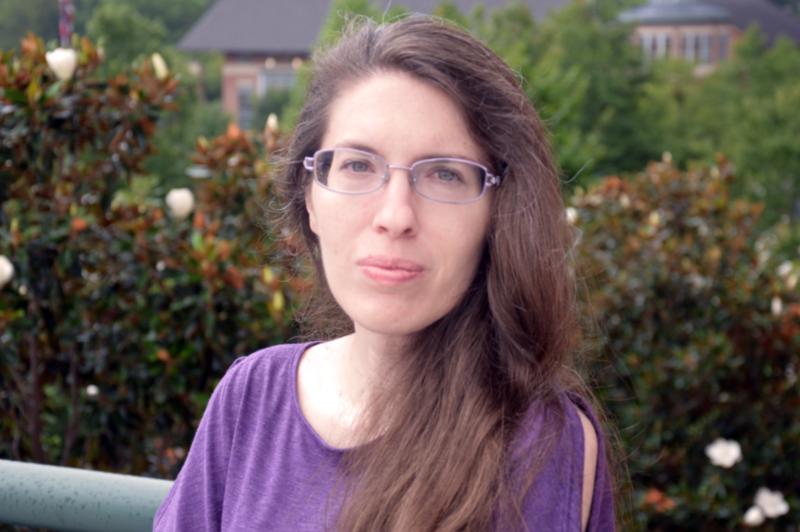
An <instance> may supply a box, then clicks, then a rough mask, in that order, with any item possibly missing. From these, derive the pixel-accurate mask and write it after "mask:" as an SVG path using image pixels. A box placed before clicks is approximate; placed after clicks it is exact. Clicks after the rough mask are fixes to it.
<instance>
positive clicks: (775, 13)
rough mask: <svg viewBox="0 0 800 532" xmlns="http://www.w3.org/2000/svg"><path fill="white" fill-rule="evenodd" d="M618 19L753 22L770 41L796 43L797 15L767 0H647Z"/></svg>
mask: <svg viewBox="0 0 800 532" xmlns="http://www.w3.org/2000/svg"><path fill="white" fill-rule="evenodd" d="M619 18H620V20H622V21H623V22H632V23H634V24H639V25H644V26H646V25H661V24H670V25H673V24H674V25H678V24H680V25H683V24H687V25H688V24H707V23H717V24H720V23H721V24H725V23H727V24H732V25H734V26H736V27H738V28H741V29H742V30H746V29H747V28H748V27H749V26H750V25H751V24H757V25H758V26H759V27H760V28H761V31H762V32H764V34H765V35H766V36H767V40H768V41H769V42H770V43H771V42H773V41H774V40H775V39H777V38H778V37H779V36H781V35H785V36H787V37H789V38H791V39H793V40H794V41H795V42H799V43H800V17H798V16H797V15H795V14H793V13H791V12H789V11H786V10H783V9H781V8H779V7H777V6H776V5H774V4H773V3H771V2H769V1H768V0H702V1H701V0H650V2H649V3H647V4H645V5H643V6H639V7H635V8H633V9H628V10H627V11H623V12H622V14H620V17H619Z"/></svg>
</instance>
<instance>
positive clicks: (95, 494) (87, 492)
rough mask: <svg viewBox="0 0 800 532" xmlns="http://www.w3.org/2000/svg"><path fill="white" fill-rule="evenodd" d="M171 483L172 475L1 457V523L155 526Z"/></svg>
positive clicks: (123, 528)
mask: <svg viewBox="0 0 800 532" xmlns="http://www.w3.org/2000/svg"><path fill="white" fill-rule="evenodd" d="M170 486H172V482H170V481H167V480H157V479H152V478H143V477H134V476H130V475H118V474H112V473H101V472H98V471H89V470H86V469H73V468H70V467H56V466H47V465H40V464H29V463H24V462H12V461H8V460H0V523H5V524H9V525H23V526H30V527H43V528H49V529H53V530H74V531H82V532H90V531H98V532H101V531H102V532H109V531H113V532H128V531H130V532H135V531H146V530H151V529H152V522H153V515H155V513H156V510H157V509H158V505H159V504H161V501H162V500H164V497H166V495H167V492H168V491H169V488H170ZM0 528H2V527H0Z"/></svg>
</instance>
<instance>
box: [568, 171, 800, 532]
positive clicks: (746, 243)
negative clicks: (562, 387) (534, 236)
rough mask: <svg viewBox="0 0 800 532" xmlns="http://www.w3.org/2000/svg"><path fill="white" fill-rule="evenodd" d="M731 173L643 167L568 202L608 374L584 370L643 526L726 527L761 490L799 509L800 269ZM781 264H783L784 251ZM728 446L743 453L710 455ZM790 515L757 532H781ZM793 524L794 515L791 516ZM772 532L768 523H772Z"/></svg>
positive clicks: (792, 252)
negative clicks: (612, 426) (617, 436)
mask: <svg viewBox="0 0 800 532" xmlns="http://www.w3.org/2000/svg"><path fill="white" fill-rule="evenodd" d="M733 181H734V178H733V175H732V174H731V167H730V165H729V164H727V163H725V162H724V161H723V162H722V163H721V165H720V166H714V167H711V168H707V167H706V168H704V169H700V170H696V171H691V172H688V173H682V172H680V171H678V170H677V169H675V168H674V167H672V166H671V165H670V164H667V163H658V164H652V165H650V166H649V167H648V169H647V170H646V171H645V172H643V173H641V174H638V175H636V176H635V177H634V178H633V179H631V180H621V179H619V178H617V177H611V178H607V179H605V180H603V181H602V182H601V183H599V184H597V185H596V186H594V187H592V188H590V189H588V190H587V191H583V190H579V191H578V192H577V194H576V195H575V197H574V209H575V210H576V212H575V215H576V218H577V222H576V225H577V227H578V228H579V229H580V231H581V240H580V242H579V245H578V261H579V264H581V265H583V266H584V267H585V274H586V275H587V283H588V285H589V287H590V288H589V290H588V302H589V306H590V308H591V309H592V311H593V314H594V315H595V316H596V319H597V320H598V325H599V329H600V331H601V332H602V336H603V338H604V345H603V348H602V349H603V351H604V355H605V356H604V358H605V360H610V361H612V364H613V365H612V366H611V367H610V368H609V367H606V366H600V365H599V366H597V367H595V368H594V369H593V372H592V373H591V374H592V375H593V377H594V378H596V380H597V382H599V383H602V385H603V387H602V388H601V389H600V392H601V396H602V399H603V400H604V403H605V404H606V405H607V407H609V408H610V410H611V412H612V414H613V417H614V418H615V421H616V423H617V425H618V426H619V427H620V428H621V431H622V436H623V440H624V443H625V449H626V451H627V452H626V455H627V459H628V467H629V469H630V471H631V475H632V477H633V478H632V480H633V485H634V487H635V491H636V496H637V497H636V501H637V508H636V518H637V520H638V521H639V524H640V525H642V526H643V528H644V529H646V530H731V529H738V528H739V527H740V526H741V519H742V516H743V515H744V513H745V512H746V511H747V509H748V508H750V507H751V506H752V505H753V498H754V496H755V494H756V492H757V490H758V489H759V488H760V487H762V486H765V487H768V488H770V489H772V490H778V491H781V492H782V493H783V494H784V495H785V496H786V498H787V501H788V503H789V506H790V508H792V509H793V510H792V511H793V512H796V510H794V509H796V508H797V507H798V505H799V504H800V499H798V493H800V480H798V479H799V478H800V477H798V475H797V472H798V471H800V447H798V446H797V445H796V443H797V442H798V441H800V420H798V418H797V416H796V412H797V409H798V407H800V386H798V384H797V370H798V368H799V367H800V294H799V293H798V291H797V283H798V275H800V261H798V260H797V252H798V250H797V248H796V247H795V248H794V249H789V250H787V249H786V248H785V247H782V246H781V244H780V242H779V238H777V237H778V236H779V235H780V232H781V231H784V230H785V229H786V228H785V227H784V229H780V228H775V229H773V230H770V231H768V232H766V233H760V232H758V231H757V227H758V222H759V220H758V218H759V216H760V215H761V213H762V210H763V206H762V205H760V204H756V203H751V202H748V201H745V200H735V199H733V197H732V194H731V184H732V182H733ZM779 253H785V254H784V255H783V256H781V255H780V254H779ZM720 437H722V438H726V439H732V440H736V441H737V442H739V443H740V444H741V448H742V453H743V458H742V460H741V462H740V463H737V464H734V465H733V466H732V467H731V468H730V469H725V468H722V467H719V466H715V465H712V464H711V463H710V461H709V459H708V457H707V456H706V454H705V448H706V446H707V445H709V444H710V443H711V442H712V441H713V440H715V439H716V438H720ZM791 515H792V514H790V515H789V516H787V517H783V518H780V519H777V520H775V521H769V524H768V525H766V528H768V529H772V530H785V529H787V528H786V527H787V526H789V523H790V522H792V520H793V518H792V517H791ZM794 515H795V516H796V513H795V514H794ZM770 527H771V528H770Z"/></svg>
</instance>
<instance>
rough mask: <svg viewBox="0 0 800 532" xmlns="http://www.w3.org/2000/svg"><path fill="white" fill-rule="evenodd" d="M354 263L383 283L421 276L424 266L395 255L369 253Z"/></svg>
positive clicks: (369, 275)
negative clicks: (385, 255)
mask: <svg viewBox="0 0 800 532" xmlns="http://www.w3.org/2000/svg"><path fill="white" fill-rule="evenodd" d="M356 264H357V265H358V266H359V267H360V268H361V271H363V272H364V275H366V276H367V277H369V278H370V279H372V280H373V281H377V282H379V283H385V284H400V283H405V282H408V281H412V280H413V279H416V278H417V277H419V276H421V275H422V273H423V272H424V271H425V268H424V267H423V266H422V265H421V264H418V263H416V262H414V261H410V260H406V259H401V258H397V257H384V256H379V255H370V256H368V257H365V258H363V259H360V260H358V261H357V262H356Z"/></svg>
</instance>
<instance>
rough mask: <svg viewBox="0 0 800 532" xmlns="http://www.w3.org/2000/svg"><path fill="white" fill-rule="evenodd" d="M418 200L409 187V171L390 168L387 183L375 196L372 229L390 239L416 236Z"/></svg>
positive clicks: (397, 167) (403, 168)
mask: <svg viewBox="0 0 800 532" xmlns="http://www.w3.org/2000/svg"><path fill="white" fill-rule="evenodd" d="M418 198H419V196H417V194H416V193H415V192H414V188H413V187H412V185H411V174H410V173H409V169H408V168H405V167H401V166H391V167H390V168H389V181H388V182H387V183H386V185H384V187H383V189H381V190H380V192H379V193H378V194H377V195H376V196H375V201H376V202H377V203H378V206H377V211H376V212H375V218H374V219H373V224H372V226H373V228H374V229H375V230H376V231H378V232H379V233H383V234H386V235H387V236H390V237H392V238H397V237H404V236H411V235H414V234H416V232H417V212H416V205H417V200H418Z"/></svg>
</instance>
